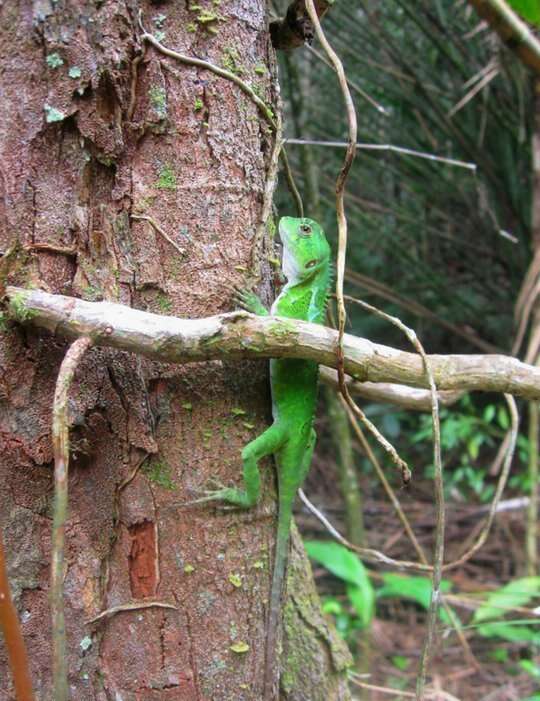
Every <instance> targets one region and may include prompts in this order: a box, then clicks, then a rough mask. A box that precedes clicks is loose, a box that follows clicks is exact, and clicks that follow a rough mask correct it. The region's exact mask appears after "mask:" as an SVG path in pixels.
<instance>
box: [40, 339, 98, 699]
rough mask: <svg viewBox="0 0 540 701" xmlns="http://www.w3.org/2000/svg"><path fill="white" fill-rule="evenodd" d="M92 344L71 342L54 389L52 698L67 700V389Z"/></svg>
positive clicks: (81, 340)
mask: <svg viewBox="0 0 540 701" xmlns="http://www.w3.org/2000/svg"><path fill="white" fill-rule="evenodd" d="M91 345H92V340H91V339H90V338H89V337H88V336H83V337H81V338H78V339H77V340H76V341H74V342H73V343H72V344H71V346H70V347H69V349H68V351H67V353H66V355H65V356H64V360H63V361H62V365H61V366H60V371H59V372H58V378H57V380H56V389H55V392H54V402H53V417H52V438H53V449H54V507H53V532H52V563H51V593H50V598H51V616H52V639H53V645H52V647H53V690H54V694H53V695H54V699H55V701H67V699H68V697H69V691H68V669H67V648H66V629H65V619H64V542H65V528H66V520H67V509H68V467H69V428H68V416H67V410H68V392H69V388H70V386H71V382H72V380H73V376H74V374H75V370H76V369H77V366H78V364H79V362H80V360H81V358H82V357H83V355H84V354H85V353H86V351H87V350H88V348H90V346H91Z"/></svg>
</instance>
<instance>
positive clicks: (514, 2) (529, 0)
mask: <svg viewBox="0 0 540 701" xmlns="http://www.w3.org/2000/svg"><path fill="white" fill-rule="evenodd" d="M509 4H510V5H511V6H512V8H513V9H514V10H515V11H516V12H517V13H518V14H519V15H521V16H522V17H523V18H524V19H526V20H527V22H530V23H531V24H537V25H539V26H540V3H539V2H538V0H509Z"/></svg>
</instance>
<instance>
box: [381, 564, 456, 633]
mask: <svg viewBox="0 0 540 701" xmlns="http://www.w3.org/2000/svg"><path fill="white" fill-rule="evenodd" d="M382 577H383V582H384V584H383V586H382V587H381V588H379V589H377V599H382V598H396V599H408V600H409V601H414V602H415V603H416V604H419V605H420V606H421V607H422V608H424V609H425V610H426V611H427V610H428V609H429V605H430V601H431V580H430V579H428V578H427V577H411V576H406V575H401V574H393V573H391V572H389V573H385V574H383V576H382ZM451 586H452V584H451V582H449V581H448V580H445V579H443V580H442V581H441V591H442V592H443V593H444V592H447V591H449V590H450V588H451ZM439 616H440V617H441V620H443V621H444V622H445V623H449V622H450V619H449V616H448V614H447V613H446V611H444V610H443V609H439ZM454 621H455V622H457V621H458V619H457V617H456V616H454Z"/></svg>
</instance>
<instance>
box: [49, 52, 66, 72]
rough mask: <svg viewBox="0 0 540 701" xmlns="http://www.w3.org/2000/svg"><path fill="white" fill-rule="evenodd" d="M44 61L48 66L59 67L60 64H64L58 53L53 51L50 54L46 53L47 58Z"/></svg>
mask: <svg viewBox="0 0 540 701" xmlns="http://www.w3.org/2000/svg"><path fill="white" fill-rule="evenodd" d="M45 62H46V63H47V65H48V66H49V68H53V69H54V68H60V66H63V65H64V59H63V58H62V57H61V56H60V54H58V53H56V52H54V53H52V54H47V58H46V59H45Z"/></svg>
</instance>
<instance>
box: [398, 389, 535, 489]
mask: <svg viewBox="0 0 540 701" xmlns="http://www.w3.org/2000/svg"><path fill="white" fill-rule="evenodd" d="M440 416H441V448H442V454H443V459H444V467H445V468H446V469H445V489H446V491H447V492H448V494H449V495H452V496H454V497H456V496H457V497H459V498H465V499H466V498H468V497H470V496H474V497H476V498H477V499H479V500H480V501H483V502H487V501H489V500H490V499H491V497H492V496H493V493H494V491H495V486H494V484H493V483H490V481H489V460H487V461H486V459H485V454H486V452H487V453H488V455H490V456H491V455H492V454H493V451H494V450H495V449H496V448H497V447H498V445H499V444H500V443H501V441H502V440H503V439H504V435H505V432H506V431H507V430H508V428H509V426H510V419H509V416H508V412H507V410H506V408H505V407H504V406H502V405H496V404H488V405H487V406H484V407H483V409H482V410H480V409H479V408H478V407H477V406H475V405H474V404H473V402H472V400H471V398H470V397H469V396H465V397H463V398H462V399H461V400H460V402H459V404H458V405H457V408H456V409H453V408H452V409H447V408H443V409H441V412H440ZM431 437H432V426H431V417H430V416H428V415H424V416H421V417H420V418H419V426H418V428H417V429H416V430H414V431H413V434H412V436H411V438H410V442H411V443H412V444H416V445H419V444H420V443H422V442H423V441H428V440H431ZM518 452H519V456H520V458H521V459H522V460H523V461H524V462H526V459H527V457H526V456H527V453H528V442H527V439H526V438H525V437H524V436H520V437H519V438H518ZM450 468H451V469H450ZM433 471H434V468H433V465H429V466H428V467H427V469H426V474H427V476H430V477H431V476H432V475H433ZM519 476H520V478H521V479H523V477H524V475H523V473H520V475H519ZM521 486H524V485H521Z"/></svg>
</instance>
